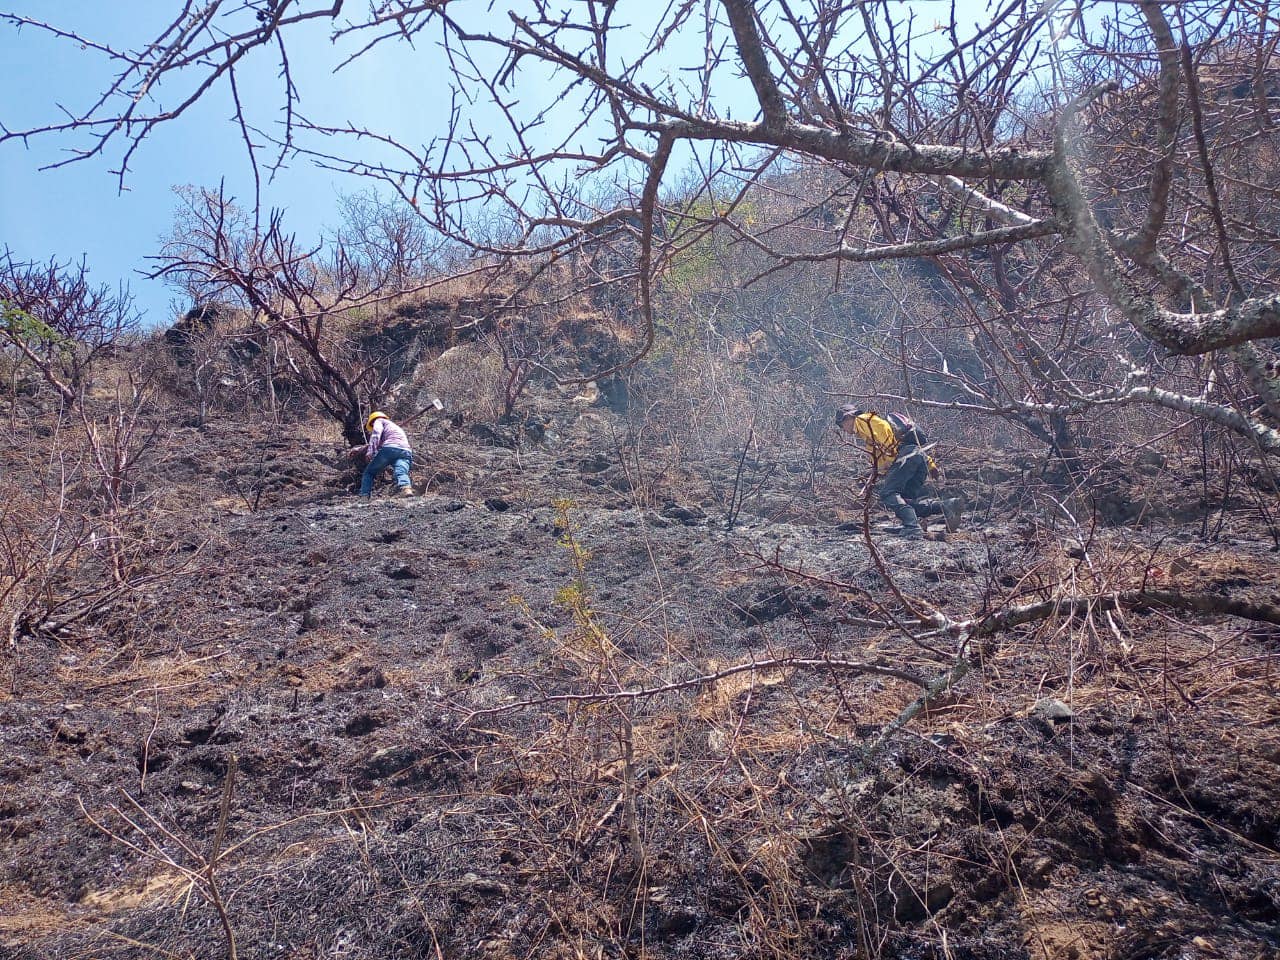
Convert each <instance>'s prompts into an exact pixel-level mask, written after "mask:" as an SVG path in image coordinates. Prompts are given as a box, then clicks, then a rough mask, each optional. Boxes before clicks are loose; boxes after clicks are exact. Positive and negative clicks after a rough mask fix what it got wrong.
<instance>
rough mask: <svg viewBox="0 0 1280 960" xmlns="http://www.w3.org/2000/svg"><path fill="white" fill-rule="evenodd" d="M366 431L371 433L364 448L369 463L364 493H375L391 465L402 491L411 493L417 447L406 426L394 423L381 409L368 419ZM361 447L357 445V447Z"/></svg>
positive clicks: (363, 479) (361, 484)
mask: <svg viewBox="0 0 1280 960" xmlns="http://www.w3.org/2000/svg"><path fill="white" fill-rule="evenodd" d="M364 432H365V433H367V434H368V435H369V442H368V443H367V444H366V445H365V446H364V449H363V453H364V459H365V462H366V464H367V465H366V466H365V468H364V476H363V477H361V478H360V496H362V497H364V498H365V499H366V500H367V499H368V498H369V496H370V495H371V494H372V493H373V482H374V480H376V479H377V478H378V474H380V473H381V472H382V471H383V470H385V469H386V468H387V467H390V468H391V469H392V471H393V472H394V473H395V477H396V486H397V487H399V488H400V489H399V491H398V492H399V494H400V495H401V496H404V497H407V496H411V495H412V494H413V485H412V484H411V483H410V482H409V468H410V467H412V466H413V450H412V449H410V447H409V438H408V437H407V436H405V432H404V430H402V429H401V428H400V427H399V426H398V425H396V424H395V423H392V422H391V419H390V418H389V417H388V416H387V415H386V414H385V413H383V412H382V411H381V410H375V411H374V412H373V413H371V414H369V419H368V420H366V421H365V422H364ZM360 449H361V448H359V447H356V450H357V451H359V450H360Z"/></svg>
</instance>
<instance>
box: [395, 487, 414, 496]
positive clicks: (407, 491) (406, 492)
mask: <svg viewBox="0 0 1280 960" xmlns="http://www.w3.org/2000/svg"><path fill="white" fill-rule="evenodd" d="M398 495H399V496H401V497H412V496H413V487H401V488H400V490H399V491H398Z"/></svg>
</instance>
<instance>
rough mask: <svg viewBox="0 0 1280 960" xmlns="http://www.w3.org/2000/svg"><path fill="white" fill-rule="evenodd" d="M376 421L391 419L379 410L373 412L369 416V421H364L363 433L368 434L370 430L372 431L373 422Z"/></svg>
mask: <svg viewBox="0 0 1280 960" xmlns="http://www.w3.org/2000/svg"><path fill="white" fill-rule="evenodd" d="M378 419H382V420H389V419H391V418H390V417H388V416H387V415H386V414H385V413H383V412H382V411H381V410H375V411H373V413H371V414H369V419H368V420H366V421H365V422H364V432H365V433H368V432H369V431H370V430H372V429H373V421H375V420H378Z"/></svg>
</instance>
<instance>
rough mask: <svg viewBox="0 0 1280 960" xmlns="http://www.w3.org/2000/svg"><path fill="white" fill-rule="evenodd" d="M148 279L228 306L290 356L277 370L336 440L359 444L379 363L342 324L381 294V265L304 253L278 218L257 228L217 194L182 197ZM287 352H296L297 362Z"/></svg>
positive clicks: (318, 251)
mask: <svg viewBox="0 0 1280 960" xmlns="http://www.w3.org/2000/svg"><path fill="white" fill-rule="evenodd" d="M181 196H182V198H183V208H182V211H181V213H180V215H179V219H178V224H177V226H176V227H175V230H174V234H173V236H172V238H171V239H170V240H169V242H167V243H166V244H165V247H164V249H163V250H162V252H161V254H160V256H159V258H158V259H159V260H160V266H159V268H158V269H157V270H156V271H155V274H154V275H155V276H161V277H167V278H169V279H171V280H174V281H175V282H177V283H179V284H181V285H182V286H184V287H185V288H186V289H187V290H188V291H189V293H190V294H191V296H192V297H193V299H194V300H196V302H198V303H203V302H206V301H227V302H233V303H235V304H237V305H238V306H239V307H240V308H242V309H243V310H245V311H246V312H247V313H248V314H249V315H251V316H252V317H254V318H255V320H256V322H257V323H258V325H260V326H261V327H263V328H264V329H265V332H266V333H268V334H269V335H270V336H272V337H274V338H276V339H277V340H280V341H282V342H283V343H285V344H286V346H287V347H289V348H292V350H290V349H286V350H285V355H284V362H285V364H286V365H287V366H288V367H289V369H290V370H291V372H292V374H293V375H294V376H295V377H296V378H297V379H298V380H299V381H300V383H301V384H302V386H303V388H304V389H305V390H306V391H307V393H308V394H309V395H310V396H311V397H312V398H313V399H314V400H315V401H316V402H317V403H318V404H319V405H320V407H321V409H322V410H324V412H325V413H326V414H327V415H328V416H330V417H331V418H333V419H334V420H335V421H337V422H338V423H339V424H341V425H342V431H343V438H344V439H345V440H346V441H347V442H348V443H351V444H358V443H360V442H361V441H362V439H363V436H364V433H363V411H364V410H365V409H366V407H367V406H368V403H369V400H370V398H371V396H373V395H376V394H377V393H378V392H379V390H380V389H381V388H382V387H383V386H384V384H383V383H382V382H381V380H380V379H379V368H380V365H379V364H378V363H377V362H376V361H377V359H378V358H375V357H371V356H369V355H367V354H366V353H365V352H363V351H361V350H360V348H359V346H358V345H357V343H356V342H355V339H354V338H353V337H351V336H348V335H346V332H344V330H343V324H344V321H346V320H348V318H349V316H350V315H351V314H352V313H353V312H355V311H358V310H360V309H363V308H366V307H368V306H369V305H370V304H373V303H377V302H379V301H380V300H382V299H384V298H385V296H386V295H387V293H386V291H387V287H388V282H389V277H390V274H389V272H388V271H389V270H390V267H389V265H388V262H386V261H384V262H380V263H378V264H376V265H372V264H369V263H367V262H365V261H363V260H361V259H358V258H353V257H352V256H350V255H349V254H348V252H347V250H346V248H345V246H343V245H342V244H341V243H338V244H336V245H334V246H333V247H331V248H329V249H325V248H324V247H322V246H316V247H312V248H304V247H303V246H301V244H299V242H298V240H297V238H296V237H295V236H294V235H293V234H290V233H287V232H286V231H285V229H284V225H283V215H282V213H280V212H279V211H276V212H273V213H271V214H270V216H269V217H268V219H267V222H266V223H265V225H264V224H261V223H260V222H259V221H257V220H255V218H254V217H253V216H252V215H251V214H250V213H248V212H247V211H244V210H241V209H240V208H239V207H237V206H236V205H235V204H234V203H233V202H231V200H229V199H228V198H227V197H226V196H225V195H224V194H223V193H222V191H221V190H218V191H213V190H200V189H188V190H185V191H183V192H182V193H181ZM293 351H296V355H295V353H294V352H293Z"/></svg>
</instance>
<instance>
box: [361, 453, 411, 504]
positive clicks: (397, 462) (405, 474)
mask: <svg viewBox="0 0 1280 960" xmlns="http://www.w3.org/2000/svg"><path fill="white" fill-rule="evenodd" d="M411 466H413V454H412V453H410V452H409V451H408V450H401V449H400V448H399V447H383V448H382V449H381V450H379V451H378V452H377V453H375V454H374V455H373V459H372V460H370V461H369V465H368V466H367V467H365V468H364V476H362V477H361V478H360V496H362V497H367V496H369V494H371V493H373V481H374V480H376V479H377V477H378V474H380V473H381V472H382V471H383V470H385V469H386V468H387V467H390V468H391V469H392V470H394V471H395V474H396V485H397V486H400V487H407V486H409V468H410V467H411Z"/></svg>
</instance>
